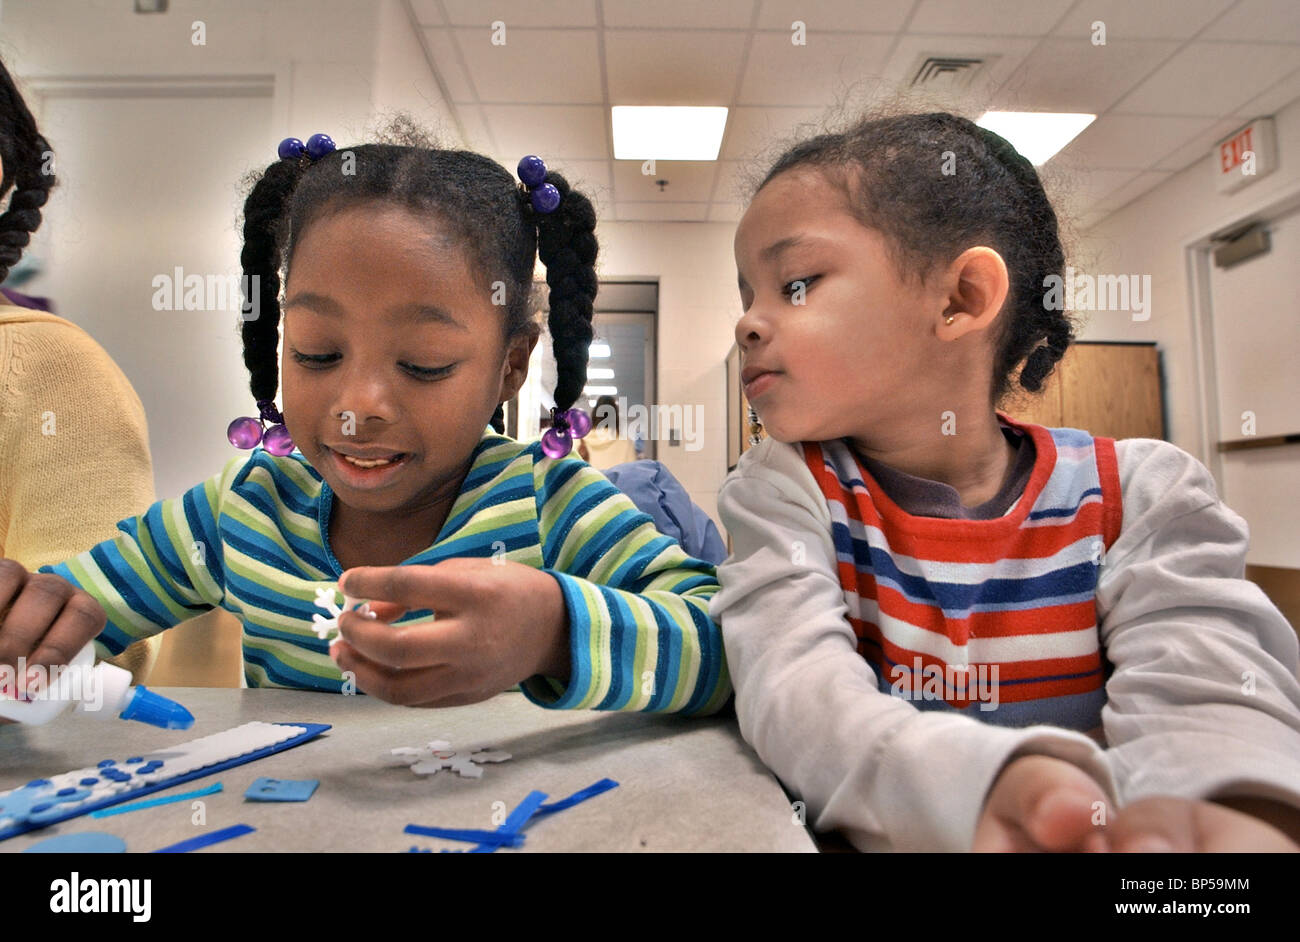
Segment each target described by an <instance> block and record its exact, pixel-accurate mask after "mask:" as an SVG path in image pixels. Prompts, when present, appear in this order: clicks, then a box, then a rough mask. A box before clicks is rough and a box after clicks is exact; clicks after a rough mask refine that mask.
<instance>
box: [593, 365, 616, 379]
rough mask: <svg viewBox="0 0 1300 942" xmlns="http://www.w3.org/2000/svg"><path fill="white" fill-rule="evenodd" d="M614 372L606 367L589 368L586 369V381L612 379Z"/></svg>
mask: <svg viewBox="0 0 1300 942" xmlns="http://www.w3.org/2000/svg"><path fill="white" fill-rule="evenodd" d="M613 378H614V371H613V370H611V369H610V368H609V367H607V366H591V367H588V368H587V379H613Z"/></svg>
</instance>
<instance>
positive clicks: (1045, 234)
mask: <svg viewBox="0 0 1300 942" xmlns="http://www.w3.org/2000/svg"><path fill="white" fill-rule="evenodd" d="M978 132H979V137H980V139H981V140H982V141H983V142H984V145H985V147H987V149H988V153H989V155H990V156H991V157H992V158H993V159H994V160H996V161H997V162H998V164H999V165H1001V166H1002V167H1004V168H1005V169H1006V171H1007V172H1008V173H1009V174H1010V175H1011V177H1012V178H1013V179H1014V182H1015V184H1016V189H1017V192H1018V195H1019V200H1018V203H1019V205H1018V207H1017V209H1016V212H1015V215H1016V217H1017V218H1018V219H1020V220H1021V221H1022V223H1023V228H1022V230H1021V237H1020V239H1021V242H1022V244H1025V245H1027V246H1028V247H1029V249H1030V250H1029V251H1027V252H1024V255H1025V258H1026V260H1027V261H1031V262H1032V264H1022V265H1019V266H1017V268H1016V270H1014V271H1013V273H1012V275H1013V278H1014V284H1013V285H1012V286H1011V288H1012V295H1013V299H1014V300H1015V302H1016V303H1015V310H1017V311H1018V313H1019V316H1016V317H1012V318H1009V319H1007V320H1008V321H1009V323H1008V325H1007V327H1006V328H1004V330H1003V334H1002V338H1003V342H1002V346H1001V350H1000V351H999V362H998V364H997V365H996V366H995V369H994V375H995V376H1001V375H1005V373H1006V372H1009V371H1010V370H1011V369H1012V368H1014V365H1015V364H1016V363H1019V362H1020V361H1021V360H1024V361H1025V362H1024V366H1022V367H1021V369H1020V380H1019V382H1020V385H1021V386H1023V387H1024V388H1025V389H1027V390H1029V391H1030V392H1038V391H1039V390H1040V389H1041V388H1042V386H1043V383H1044V381H1045V380H1046V379H1047V376H1048V375H1049V374H1050V373H1051V372H1052V370H1053V369H1054V368H1055V367H1056V364H1057V362H1058V361H1059V360H1060V359H1061V357H1063V356H1065V351H1066V350H1067V349H1068V348H1069V346H1070V343H1071V342H1072V341H1073V340H1074V324H1073V322H1072V321H1071V320H1070V317H1069V315H1068V313H1067V312H1065V311H1063V310H1055V309H1053V308H1051V307H1048V306H1047V304H1046V298H1047V296H1046V295H1045V294H1044V291H1043V289H1044V286H1045V281H1044V279H1045V278H1046V276H1048V275H1056V276H1058V277H1059V276H1060V274H1061V272H1062V270H1063V269H1064V267H1065V252H1064V250H1063V249H1062V248H1061V240H1060V233H1059V226H1058V222H1057V218H1056V211H1055V210H1054V209H1052V204H1051V201H1050V200H1048V198H1047V193H1046V192H1045V191H1044V190H1043V184H1042V181H1041V180H1040V179H1039V177H1038V172H1037V171H1036V170H1034V167H1033V164H1031V163H1030V162H1029V161H1028V160H1027V159H1025V157H1024V156H1022V155H1021V154H1020V152H1019V151H1017V150H1016V149H1015V147H1014V146H1012V144H1011V142H1010V141H1008V140H1007V139H1006V138H1004V137H1002V136H1001V135H999V134H995V133H994V132H992V131H990V130H988V129H987V128H979V130H978ZM1022 251H1023V249H1022ZM1031 299H1033V300H1031Z"/></svg>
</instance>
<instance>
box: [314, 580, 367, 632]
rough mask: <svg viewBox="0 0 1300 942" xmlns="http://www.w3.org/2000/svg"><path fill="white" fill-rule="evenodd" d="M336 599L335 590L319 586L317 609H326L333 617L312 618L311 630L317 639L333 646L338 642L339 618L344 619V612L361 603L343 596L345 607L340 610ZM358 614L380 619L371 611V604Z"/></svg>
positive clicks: (318, 616)
mask: <svg viewBox="0 0 1300 942" xmlns="http://www.w3.org/2000/svg"><path fill="white" fill-rule="evenodd" d="M336 598H338V596H337V594H336V592H335V590H334V589H333V588H331V587H329V586H317V587H316V607H317V608H323V609H325V611H327V612H329V613H330V616H331V617H329V618H326V617H325V616H324V615H312V616H311V620H312V629H311V630H312V631H314V632H316V637H318V638H320V639H321V640H322V641H325V640H327V639H328V640H329V641H330V643H331V644H332V643H333V642H335V641H337V640H338V631H339V618H340V617H342V615H343V613H344V612H346V611H347V610H348V609H350V608H352V606H354V605H356V604H357V602H358V601H359V600H358V599H354V598H352V597H351V596H349V595H347V594H346V593H345V594H344V595H343V606H342V607H341V608H340V607H339V605H338V603H337V602H335V601H334V600H335V599H336ZM357 614H358V615H365V616H366V617H367V618H377V617H378V616H377V615H375V613H374V612H372V611H371V610H370V603H369V602H365V603H362V605H361V607H360V608H358V609H357ZM331 635H334V637H332V638H331V637H330V636H331Z"/></svg>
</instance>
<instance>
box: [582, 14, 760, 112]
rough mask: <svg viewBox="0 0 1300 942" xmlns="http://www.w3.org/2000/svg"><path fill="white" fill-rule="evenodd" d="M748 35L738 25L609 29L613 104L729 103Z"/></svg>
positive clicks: (607, 63) (607, 57) (608, 67)
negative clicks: (734, 27) (722, 28)
mask: <svg viewBox="0 0 1300 942" xmlns="http://www.w3.org/2000/svg"><path fill="white" fill-rule="evenodd" d="M745 37H746V33H744V32H741V31H739V30H736V31H712V32H707V33H703V32H699V31H696V30H691V31H684V30H619V29H613V30H606V31H605V71H606V74H607V76H608V80H609V101H610V104H613V105H726V104H729V103H730V102H731V96H732V95H733V94H734V93H735V90H736V76H737V74H739V72H740V63H741V59H742V58H743V55H744V51H745Z"/></svg>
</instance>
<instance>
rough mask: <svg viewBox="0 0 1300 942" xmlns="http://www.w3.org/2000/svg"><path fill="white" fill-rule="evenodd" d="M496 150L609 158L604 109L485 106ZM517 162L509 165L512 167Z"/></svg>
mask: <svg viewBox="0 0 1300 942" xmlns="http://www.w3.org/2000/svg"><path fill="white" fill-rule="evenodd" d="M483 112H484V114H486V116H487V122H488V127H489V128H490V129H491V131H492V135H493V137H494V138H495V140H496V142H497V147H499V148H500V149H501V150H503V151H505V153H507V154H518V155H519V156H518V157H515V158H514V163H518V161H519V158H520V157H523V156H524V155H525V154H537V155H538V156H539V157H541V158H542V159H543V160H556V161H560V160H569V159H573V160H601V159H608V158H609V157H610V156H611V155H610V152H609V136H608V131H607V129H606V126H605V109H604V108H602V107H600V106H599V105H484V106H483ZM514 163H510V164H507V165H506V166H509V167H513V166H514Z"/></svg>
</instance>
